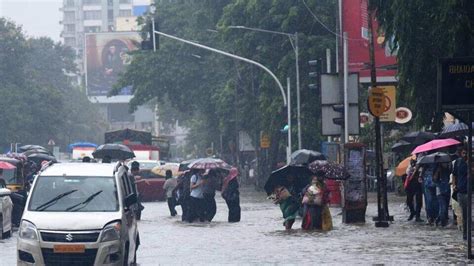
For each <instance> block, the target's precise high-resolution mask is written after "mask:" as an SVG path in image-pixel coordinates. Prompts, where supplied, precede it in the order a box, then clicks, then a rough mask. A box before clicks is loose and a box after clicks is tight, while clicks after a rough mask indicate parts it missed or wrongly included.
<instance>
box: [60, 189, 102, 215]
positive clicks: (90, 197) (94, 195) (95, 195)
mask: <svg viewBox="0 0 474 266" xmlns="http://www.w3.org/2000/svg"><path fill="white" fill-rule="evenodd" d="M100 193H102V190H99V191H97V192H96V193H94V194H92V195H90V196H89V197H87V199H85V200H84V201H83V202H79V203H78V204H76V205H72V206H71V207H68V208H67V209H66V211H70V210H72V209H74V208H76V207H78V206H81V205H84V206H82V207H80V208H77V209H75V210H73V211H74V212H75V211H78V210H80V209H82V208H84V207H86V206H87V204H89V202H91V201H92V200H93V199H94V198H95V197H97V195H99V194H100Z"/></svg>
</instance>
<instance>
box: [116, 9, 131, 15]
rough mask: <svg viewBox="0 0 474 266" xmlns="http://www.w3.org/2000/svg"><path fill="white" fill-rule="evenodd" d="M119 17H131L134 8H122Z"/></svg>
mask: <svg viewBox="0 0 474 266" xmlns="http://www.w3.org/2000/svg"><path fill="white" fill-rule="evenodd" d="M118 16H119V17H131V16H132V10H131V9H121V10H119V15H118Z"/></svg>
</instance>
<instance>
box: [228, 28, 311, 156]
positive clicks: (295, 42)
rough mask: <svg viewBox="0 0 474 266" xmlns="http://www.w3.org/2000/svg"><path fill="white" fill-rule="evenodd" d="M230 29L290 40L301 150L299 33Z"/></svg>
mask: <svg viewBox="0 0 474 266" xmlns="http://www.w3.org/2000/svg"><path fill="white" fill-rule="evenodd" d="M227 28H228V29H242V30H251V31H259V32H264V33H271V34H278V35H284V36H286V37H288V38H289V39H290V43H291V47H292V48H293V51H294V52H295V61H296V62H295V65H296V66H295V67H296V109H297V110H296V117H297V124H298V126H297V127H298V149H301V147H302V146H303V144H302V140H301V139H302V138H301V100H300V66H299V47H298V32H295V34H291V33H286V32H280V31H273V30H264V29H259V28H250V27H245V26H228V27H227Z"/></svg>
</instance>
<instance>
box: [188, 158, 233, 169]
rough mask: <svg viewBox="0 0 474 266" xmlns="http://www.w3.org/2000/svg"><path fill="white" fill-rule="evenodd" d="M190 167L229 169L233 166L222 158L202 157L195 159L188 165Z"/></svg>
mask: <svg viewBox="0 0 474 266" xmlns="http://www.w3.org/2000/svg"><path fill="white" fill-rule="evenodd" d="M188 167H189V169H215V168H221V169H229V170H230V168H231V166H230V165H229V164H227V163H226V162H224V161H223V160H221V159H217V158H201V159H197V160H195V161H193V162H192V163H190V164H189V165H188Z"/></svg>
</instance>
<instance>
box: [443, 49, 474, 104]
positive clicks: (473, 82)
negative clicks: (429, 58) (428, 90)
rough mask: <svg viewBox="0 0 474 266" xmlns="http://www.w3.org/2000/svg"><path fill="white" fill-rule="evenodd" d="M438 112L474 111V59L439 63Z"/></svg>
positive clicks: (454, 59) (445, 59) (451, 59)
mask: <svg viewBox="0 0 474 266" xmlns="http://www.w3.org/2000/svg"><path fill="white" fill-rule="evenodd" d="M437 100H438V110H447V111H449V110H454V111H460V110H474V57H465V58H442V59H440V60H439V63H438V99H437Z"/></svg>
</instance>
